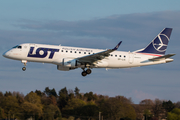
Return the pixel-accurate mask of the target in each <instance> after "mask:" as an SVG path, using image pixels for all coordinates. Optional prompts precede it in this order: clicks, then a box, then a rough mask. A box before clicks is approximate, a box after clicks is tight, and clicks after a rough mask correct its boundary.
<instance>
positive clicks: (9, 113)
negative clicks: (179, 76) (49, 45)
mask: <svg viewBox="0 0 180 120" xmlns="http://www.w3.org/2000/svg"><path fill="white" fill-rule="evenodd" d="M0 119H8V120H9V119H13V120H14V119H17V120H99V119H101V120H142V119H144V120H159V119H167V120H172V119H173V120H176V119H177V120H179V119H180V102H177V103H172V102H171V101H170V100H169V101H164V100H159V99H155V100H150V99H145V100H142V101H141V102H140V103H139V104H134V103H133V102H132V100H131V98H126V97H124V96H116V97H109V96H104V95H97V94H94V93H93V92H87V93H80V89H79V88H78V87H76V88H75V89H74V90H71V89H70V90H67V88H66V87H64V88H62V89H61V90H59V91H58V92H56V90H55V89H54V88H53V89H50V88H49V87H46V88H45V90H44V91H40V90H36V91H31V92H30V93H28V94H27V95H25V96H24V95H23V94H22V93H19V92H10V91H9V92H8V91H7V92H5V93H2V92H0Z"/></svg>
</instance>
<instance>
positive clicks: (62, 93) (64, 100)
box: [58, 87, 68, 110]
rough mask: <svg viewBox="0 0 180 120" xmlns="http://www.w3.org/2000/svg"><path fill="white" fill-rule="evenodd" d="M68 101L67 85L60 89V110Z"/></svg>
mask: <svg viewBox="0 0 180 120" xmlns="http://www.w3.org/2000/svg"><path fill="white" fill-rule="evenodd" d="M67 101H68V91H67V89H66V87H65V88H63V89H61V90H60V91H59V99H58V106H59V108H60V110H62V108H63V107H65V106H66V105H67Z"/></svg>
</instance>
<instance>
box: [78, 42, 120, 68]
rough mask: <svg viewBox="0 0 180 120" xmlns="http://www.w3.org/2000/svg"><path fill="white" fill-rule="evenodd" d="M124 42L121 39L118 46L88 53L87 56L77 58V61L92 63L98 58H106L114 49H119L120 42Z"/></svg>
mask: <svg viewBox="0 0 180 120" xmlns="http://www.w3.org/2000/svg"><path fill="white" fill-rule="evenodd" d="M121 43H122V41H120V42H119V43H118V44H117V45H116V47H114V48H113V49H108V50H105V51H102V52H99V53H95V54H92V55H87V56H84V57H80V58H77V61H78V62H80V63H89V64H92V63H94V62H96V61H98V60H102V59H104V58H105V57H108V56H109V55H110V54H109V53H111V52H113V51H115V50H117V49H118V48H119V46H120V44H121Z"/></svg>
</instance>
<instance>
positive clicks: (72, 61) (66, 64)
mask: <svg viewBox="0 0 180 120" xmlns="http://www.w3.org/2000/svg"><path fill="white" fill-rule="evenodd" d="M62 63H63V64H62V65H63V66H64V67H70V68H76V67H78V66H80V65H81V64H80V63H78V62H77V60H76V59H69V58H64V59H63V62H62Z"/></svg>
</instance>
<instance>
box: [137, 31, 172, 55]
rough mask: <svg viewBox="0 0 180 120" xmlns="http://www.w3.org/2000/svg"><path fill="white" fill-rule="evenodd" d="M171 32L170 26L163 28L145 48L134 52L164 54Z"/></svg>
mask: <svg viewBox="0 0 180 120" xmlns="http://www.w3.org/2000/svg"><path fill="white" fill-rule="evenodd" d="M171 32H172V28H164V29H163V30H162V31H161V32H160V33H159V34H158V35H157V36H156V37H155V38H154V39H153V40H152V41H151V43H150V44H149V45H148V46H147V47H146V48H144V49H141V50H139V51H136V52H137V53H151V54H161V55H164V54H165V52H166V49H167V46H168V42H169V39H170V36H171Z"/></svg>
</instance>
